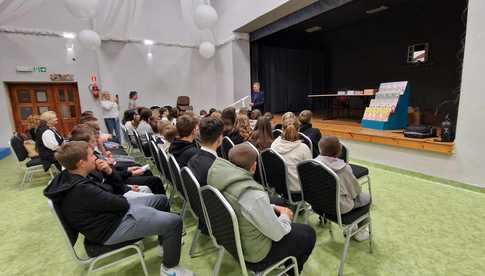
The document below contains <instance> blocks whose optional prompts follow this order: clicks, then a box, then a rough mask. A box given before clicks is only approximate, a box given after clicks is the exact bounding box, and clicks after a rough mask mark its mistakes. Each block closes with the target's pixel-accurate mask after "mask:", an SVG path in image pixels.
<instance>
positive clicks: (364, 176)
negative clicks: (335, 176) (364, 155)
mask: <svg viewBox="0 0 485 276" xmlns="http://www.w3.org/2000/svg"><path fill="white" fill-rule="evenodd" d="M340 144H341V145H342V152H341V153H340V156H339V158H340V159H342V160H344V161H345V163H347V164H349V165H350V168H352V172H353V173H354V175H355V178H357V179H358V180H359V182H360V184H362V185H363V184H365V183H367V184H368V185H369V194H370V195H371V196H372V194H371V184H370V176H369V169H368V168H366V167H363V166H359V165H356V164H350V163H349V149H348V148H347V146H346V145H345V144H343V143H342V142H340ZM362 180H363V181H362Z"/></svg>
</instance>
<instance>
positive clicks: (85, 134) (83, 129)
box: [70, 124, 96, 143]
mask: <svg viewBox="0 0 485 276" xmlns="http://www.w3.org/2000/svg"><path fill="white" fill-rule="evenodd" d="M95 135H96V131H95V130H94V128H93V127H92V126H90V125H88V124H79V125H76V126H74V128H73V129H72V131H71V138H70V140H71V141H84V142H88V143H89V140H90V139H91V136H95Z"/></svg>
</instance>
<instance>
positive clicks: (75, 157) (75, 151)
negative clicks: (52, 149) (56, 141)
mask: <svg viewBox="0 0 485 276" xmlns="http://www.w3.org/2000/svg"><path fill="white" fill-rule="evenodd" d="M88 149H89V144H88V143H87V142H84V141H73V142H69V143H65V144H63V145H62V146H61V147H59V148H58V149H57V150H56V153H55V154H54V156H55V158H56V160H57V161H58V162H59V163H60V164H61V165H62V166H63V167H65V168H66V169H68V170H75V169H77V163H78V162H79V161H81V160H87V159H88Z"/></svg>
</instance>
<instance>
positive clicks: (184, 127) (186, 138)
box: [169, 114, 199, 168]
mask: <svg viewBox="0 0 485 276" xmlns="http://www.w3.org/2000/svg"><path fill="white" fill-rule="evenodd" d="M198 124H199V120H198V119H197V118H195V116H192V115H189V114H184V115H182V116H180V117H178V118H177V124H176V127H177V133H178V135H177V138H175V140H174V141H173V142H172V144H171V145H170V148H169V152H170V153H171V154H172V155H173V157H175V160H177V163H178V165H179V166H180V168H183V167H185V166H187V162H189V160H190V158H192V156H194V155H195V154H196V153H197V152H198V149H197V146H196V144H195V142H194V139H195V137H196V136H197V132H198V130H197V125H198Z"/></svg>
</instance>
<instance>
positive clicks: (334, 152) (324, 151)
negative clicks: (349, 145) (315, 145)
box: [319, 136, 342, 157]
mask: <svg viewBox="0 0 485 276" xmlns="http://www.w3.org/2000/svg"><path fill="white" fill-rule="evenodd" d="M319 146H320V155H323V156H330V157H337V156H339V155H340V153H341V152H342V144H340V141H339V140H338V138H337V137H335V136H324V137H322V139H320V142H319Z"/></svg>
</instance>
